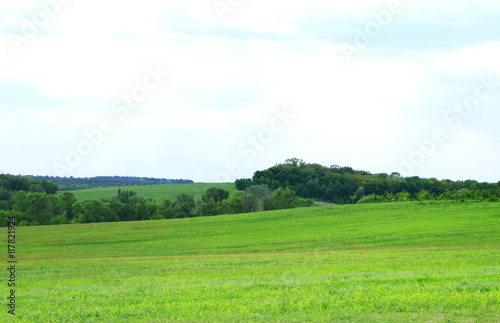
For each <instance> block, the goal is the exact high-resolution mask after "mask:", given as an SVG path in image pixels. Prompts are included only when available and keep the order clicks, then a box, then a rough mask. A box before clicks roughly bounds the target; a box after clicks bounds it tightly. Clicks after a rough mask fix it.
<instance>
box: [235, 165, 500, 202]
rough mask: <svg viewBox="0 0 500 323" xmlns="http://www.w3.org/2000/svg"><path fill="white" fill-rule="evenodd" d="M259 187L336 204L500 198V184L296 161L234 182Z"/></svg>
mask: <svg viewBox="0 0 500 323" xmlns="http://www.w3.org/2000/svg"><path fill="white" fill-rule="evenodd" d="M262 184H265V185H267V186H268V187H269V188H270V189H271V190H276V189H278V188H280V187H282V188H289V189H291V190H292V191H294V192H295V193H296V194H297V196H299V197H302V198H311V199H314V200H317V201H324V202H329V203H335V204H348V203H357V202H359V201H362V203H363V202H367V201H382V200H387V201H402V200H405V199H406V200H409V199H415V200H418V199H420V198H422V196H424V195H425V196H427V197H428V198H429V199H430V198H433V199H447V200H463V199H476V200H489V201H497V200H498V199H499V198H500V182H498V183H479V182H477V181H475V180H466V181H451V180H448V179H444V180H437V179H435V178H420V177H418V176H413V177H402V176H401V175H400V174H399V173H396V172H393V173H391V174H386V173H380V174H371V173H370V172H367V171H361V170H354V169H352V168H351V167H340V166H338V165H331V166H329V167H326V166H322V165H319V164H308V163H306V162H304V161H303V160H301V159H298V158H291V159H287V160H286V161H285V162H284V163H282V164H277V165H275V166H273V167H270V168H268V169H266V170H262V171H256V172H255V173H254V175H253V177H252V178H247V179H238V180H236V188H237V189H240V190H242V189H245V188H246V187H249V186H252V185H262ZM374 196H377V199H375V198H374ZM382 197H383V198H382Z"/></svg>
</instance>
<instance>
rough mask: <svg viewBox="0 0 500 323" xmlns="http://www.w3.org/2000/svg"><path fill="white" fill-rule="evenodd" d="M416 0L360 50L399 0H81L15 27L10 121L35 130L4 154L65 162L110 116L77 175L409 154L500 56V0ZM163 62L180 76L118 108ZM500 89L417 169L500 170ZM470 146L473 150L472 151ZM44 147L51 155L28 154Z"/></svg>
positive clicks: (2, 102) (6, 130) (202, 171)
mask: <svg viewBox="0 0 500 323" xmlns="http://www.w3.org/2000/svg"><path fill="white" fill-rule="evenodd" d="M402 3H403V4H404V6H405V10H404V12H403V13H402V14H400V15H398V16H397V17H394V19H393V20H392V22H391V25H390V26H388V28H386V29H384V30H383V32H381V34H380V35H379V36H378V37H377V38H376V39H374V41H373V43H372V45H371V46H369V47H368V48H366V50H364V51H363V53H362V54H360V55H359V56H356V57H355V59H353V62H352V63H351V64H348V63H347V62H346V60H345V57H344V56H343V54H342V52H341V51H340V49H339V47H338V44H339V42H340V41H342V39H341V38H342V37H348V38H346V40H350V38H352V35H353V34H354V28H356V27H364V25H365V24H366V23H367V22H368V21H369V20H370V19H373V18H372V17H371V15H370V12H371V11H372V10H374V9H376V10H380V9H384V8H386V7H387V5H388V2H387V1H380V0H373V1H370V0H364V1H351V2H345V1H344V2H339V1H336V2H335V1H334V2H332V1H329V0H313V1H309V2H307V4H306V3H304V2H299V1H283V0H279V1H278V0H277V1H272V2H269V1H263V0H252V1H250V0H248V1H245V0H243V1H242V2H241V5H240V6H237V7H236V8H235V9H234V10H233V11H231V12H228V13H227V14H226V15H225V19H224V21H221V20H220V18H219V17H218V15H217V12H216V11H215V9H214V8H213V6H212V1H206V2H202V3H198V4H196V5H195V4H193V3H192V2H187V1H181V0H175V1H174V0H172V1H168V2H158V1H153V0H148V1H143V2H141V3H124V2H117V1H108V2H99V1H84V2H81V1H68V4H66V5H61V6H60V10H59V11H58V13H57V15H55V16H54V17H53V18H52V19H51V20H50V22H49V23H48V24H47V26H46V27H45V28H41V30H40V32H39V33H38V35H37V37H35V38H33V39H30V40H29V41H28V42H27V43H26V44H22V45H20V51H19V52H16V51H15V50H14V49H13V48H12V47H11V45H10V42H9V40H8V38H7V37H4V38H3V40H2V41H3V45H2V47H0V48H1V49H0V53H1V55H2V57H5V58H6V59H3V60H1V61H0V85H1V86H2V88H1V89H0V91H2V93H4V95H3V96H2V97H0V114H1V116H2V118H0V125H1V126H2V127H1V128H2V129H1V130H0V133H2V134H4V135H5V134H14V133H23V136H19V137H18V138H16V141H15V143H14V142H10V143H9V142H0V147H1V149H2V155H4V154H7V155H9V156H16V157H12V158H9V159H8V160H2V162H1V163H2V164H1V165H0V169H3V170H4V171H7V172H12V173H19V172H22V171H23V170H24V171H26V172H27V173H40V174H42V173H47V174H49V175H52V170H51V166H50V165H51V163H52V162H53V161H54V160H59V161H60V160H64V158H65V149H66V146H68V145H70V146H71V145H73V146H74V145H76V144H77V143H78V142H79V140H82V136H83V135H82V132H83V131H84V130H89V129H92V128H93V127H96V126H97V125H98V123H99V121H100V120H101V119H102V118H111V119H112V120H113V121H115V122H116V125H117V130H116V131H115V132H114V133H112V134H110V135H109V136H106V138H105V140H104V142H103V144H102V146H100V147H97V148H96V149H95V150H94V152H93V154H92V155H90V156H88V157H86V158H85V162H83V163H82V166H81V167H79V168H77V169H74V173H72V174H68V175H73V176H92V175H94V174H95V173H97V174H101V175H105V174H107V175H113V174H112V172H114V170H115V169H116V172H121V174H123V173H124V172H125V173H126V172H130V173H134V175H146V174H147V175H148V176H165V177H192V178H193V179H194V180H199V181H209V180H211V178H210V175H209V174H210V173H211V172H213V171H218V170H221V169H224V168H225V167H226V164H227V162H228V161H230V160H236V161H238V162H239V163H240V164H241V166H242V170H241V172H240V174H239V175H241V177H243V176H251V175H252V172H253V171H255V170H256V169H258V168H259V167H268V166H271V165H274V164H275V163H278V162H282V161H283V159H284V158H287V157H293V156H296V157H299V158H303V159H305V160H306V161H310V162H320V163H324V164H342V165H346V166H353V167H356V168H363V169H366V170H370V171H385V172H391V171H397V167H398V162H397V161H398V156H400V155H401V154H402V153H404V152H405V151H406V150H411V149H414V143H415V140H419V139H421V138H425V136H427V135H428V133H429V132H430V131H432V129H433V128H434V127H446V126H447V125H446V124H445V123H444V122H443V113H444V111H446V110H447V109H448V108H449V107H450V106H452V105H453V103H455V102H461V101H463V100H464V99H465V98H466V97H467V96H468V95H470V93H471V91H472V90H473V89H474V86H476V85H477V78H478V77H479V76H481V75H485V73H486V75H487V73H493V72H500V65H499V63H498V59H497V57H498V55H499V54H500V53H499V52H500V39H498V37H497V35H496V33H495V32H492V30H494V27H492V26H490V25H489V24H491V23H494V22H495V21H496V20H495V19H496V18H495V19H494V14H495V13H497V14H498V10H500V5H499V4H498V3H497V2H495V1H486V0H484V1H479V2H476V3H475V5H471V3H470V2H468V1H458V2H454V3H450V2H445V1H432V2H431V1H418V2H411V1H408V2H402ZM39 10H40V5H39V3H38V2H36V1H16V2H6V3H2V4H1V5H0V12H3V14H0V17H1V18H4V17H6V19H2V21H3V22H2V23H1V24H0V34H3V35H4V36H5V35H8V34H10V33H12V32H13V31H17V32H19V31H20V30H21V29H20V28H21V27H22V24H23V18H24V17H27V18H28V19H30V17H33V15H34V14H35V13H36V12H37V11H39ZM5 13H8V14H9V16H8V18H7V16H6V14H5ZM483 14H484V16H485V18H484V19H483V20H479V19H478V18H477V17H479V16H481V15H483ZM156 64H158V65H160V66H162V68H164V69H165V70H168V71H169V72H170V73H171V76H170V77H169V78H168V80H167V81H166V82H165V83H164V84H162V86H161V87H160V88H159V89H158V90H156V91H153V92H152V93H150V95H148V98H147V100H146V101H145V102H143V104H141V106H140V108H138V109H136V110H135V111H133V113H132V114H131V115H130V117H128V118H127V119H126V120H125V121H123V122H121V121H118V120H117V115H116V113H114V112H113V111H111V109H110V105H111V102H112V101H113V100H115V99H117V98H119V97H120V96H121V95H122V94H123V93H127V92H130V90H131V89H133V88H134V87H135V86H137V85H139V84H141V82H142V80H143V77H144V74H145V67H147V66H156ZM471 89H472V90H471ZM14 94H16V95H17V96H16V95H14ZM499 96H500V93H499V94H497V95H496V96H492V97H491V99H490V100H489V101H488V102H487V104H486V103H485V106H484V108H483V109H481V110H478V111H477V112H476V113H475V114H474V116H473V117H471V118H469V119H467V120H464V128H463V129H465V130H463V132H458V133H456V134H455V133H453V137H451V138H452V140H451V141H450V143H449V144H447V145H443V146H442V147H443V148H440V149H439V150H438V151H437V152H436V153H435V155H433V156H431V157H429V159H428V162H427V163H426V164H425V165H423V166H422V167H421V168H419V169H418V170H416V171H417V173H418V174H426V176H434V177H450V178H462V177H473V176H477V177H478V178H480V179H484V180H491V181H498V179H499V177H500V174H499V173H498V171H496V168H495V165H496V164H495V163H498V160H499V159H500V153H498V152H499V151H500V143H499V141H498V137H500V134H499V133H498V130H497V127H495V125H494V124H493V123H494V121H493V120H498V117H499V112H497V111H496V110H495V109H494V107H495V106H496V105H497V103H498V100H499ZM278 106H285V107H288V108H289V109H291V110H293V111H294V112H293V113H294V114H295V115H296V117H295V118H294V119H293V120H291V122H290V125H289V126H288V127H287V128H286V130H285V131H283V132H282V133H280V134H277V135H276V136H275V138H274V140H273V141H272V142H271V143H269V144H267V145H265V149H263V150H262V151H259V152H258V154H257V155H256V157H255V158H254V159H249V158H248V156H245V155H244V154H241V152H240V151H238V146H239V145H241V144H242V143H244V142H245V141H246V140H248V138H249V137H250V136H256V135H257V134H258V133H259V131H262V129H265V128H266V126H267V125H268V123H269V120H270V118H272V108H273V107H278ZM16 109H17V110H16ZM460 131H462V130H461V129H460ZM57 134H60V136H59V137H58V136H57ZM450 136H451V135H450ZM30 138H36V139H35V140H33V139H30ZM453 140H455V141H453ZM478 142H480V143H481V144H477V143H478ZM474 143H476V144H474ZM460 147H462V148H463V149H467V150H468V151H471V152H473V153H472V154H462V155H460V153H459V151H460V149H462V148H460ZM405 149H406V150H405ZM35 152H36V153H37V154H40V155H41V156H43V157H41V158H39V159H37V160H36V162H30V158H29V156H31V155H33V154H34V153H35ZM445 152H446V153H445ZM144 156H148V157H144ZM458 161H459V162H458ZM117 163H119V164H120V165H119V166H118V167H117V166H116V164H117ZM166 163H167V164H168V165H169V166H168V168H169V172H171V173H168V172H166V171H165V170H164V165H165V164H166ZM452 163H453V165H456V166H450V167H447V166H446V165H447V164H450V165H451V164H452ZM476 164H477V165H481V167H480V170H475V171H472V170H471V169H473V167H472V166H473V165H476ZM193 165H196V166H195V167H196V170H193V169H192V168H193ZM464 165H468V168H467V167H465V166H464ZM21 168H22V169H21ZM190 172H192V174H193V175H190V174H191V173H190ZM155 174H158V175H155ZM197 176H198V177H197Z"/></svg>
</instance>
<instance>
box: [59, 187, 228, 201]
mask: <svg viewBox="0 0 500 323" xmlns="http://www.w3.org/2000/svg"><path fill="white" fill-rule="evenodd" d="M210 187H219V188H223V189H225V190H228V191H229V193H230V194H232V193H233V192H234V191H235V190H236V187H235V185H234V183H194V184H157V185H140V186H118V187H105V188H93V189H86V190H76V191H71V193H73V194H74V195H75V197H76V198H77V199H78V200H79V201H82V202H84V201H87V200H91V199H100V198H103V199H111V198H112V197H113V196H115V195H116V194H117V192H118V189H121V190H122V191H134V192H136V193H137V195H138V196H140V197H144V198H153V199H155V200H157V201H161V200H162V199H163V198H165V197H169V198H170V199H172V200H174V199H175V198H176V197H177V195H179V194H180V193H188V194H191V195H193V197H194V198H195V199H196V200H199V199H200V198H201V195H203V194H204V193H205V191H206V190H207V189H208V188H210ZM63 193H64V192H62V191H60V192H58V195H61V194H63Z"/></svg>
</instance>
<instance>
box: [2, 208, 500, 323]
mask: <svg viewBox="0 0 500 323" xmlns="http://www.w3.org/2000/svg"><path fill="white" fill-rule="evenodd" d="M5 235H6V232H5ZM16 237H17V240H18V241H17V247H16V251H17V255H18V259H17V260H18V261H19V263H18V264H17V266H18V267H17V268H19V269H18V270H19V274H18V278H17V279H18V280H17V285H16V289H17V290H16V293H17V315H16V319H17V320H19V321H22V322H52V321H55V322H67V321H68V322H73V321H75V322H83V321H85V322H166V321H168V322H171V321H180V322H206V321H209V322H214V321H216V322H256V321H258V322H414V321H415V322H500V204H499V203H434V204H420V203H418V202H407V203H383V204H364V205H342V206H331V207H314V208H307V209H293V210H282V211H271V212H262V213H251V214H238V215H224V216H216V217H206V218H188V219H174V220H159V221H144V222H126V223H99V224H87V225H83V224H76V225H64V226H46V227H19V228H17V235H16ZM4 243H5V242H4ZM4 250H7V248H6V246H4ZM3 255H4V257H6V255H7V253H6V252H4V253H3ZM2 272H3V281H4V282H7V281H8V277H7V276H8V273H7V271H6V270H3V271H2ZM2 292H3V294H4V295H3V296H2V297H4V296H5V297H7V296H8V295H6V293H7V287H6V284H5V285H4V288H2ZM5 299H6V298H4V302H5ZM3 311H4V313H0V320H3V319H5V321H14V319H12V318H11V317H9V316H8V315H7V309H6V307H5V306H4V308H3Z"/></svg>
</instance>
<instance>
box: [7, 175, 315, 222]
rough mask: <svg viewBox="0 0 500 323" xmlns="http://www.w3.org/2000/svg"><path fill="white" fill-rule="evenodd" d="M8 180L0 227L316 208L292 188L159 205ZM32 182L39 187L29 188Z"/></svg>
mask: <svg viewBox="0 0 500 323" xmlns="http://www.w3.org/2000/svg"><path fill="white" fill-rule="evenodd" d="M8 179H9V180H13V181H12V182H10V181H4V182H0V183H2V185H4V186H0V221H1V224H2V225H3V226H5V223H6V220H7V218H8V217H9V216H11V215H15V217H16V220H17V223H18V225H20V226H26V225H51V224H68V223H97V222H116V221H143V220H151V219H175V218H189V217H195V216H213V215H220V214H236V213H242V212H253V211H264V210H271V209H285V208H293V207H298V206H311V205H312V204H314V202H313V201H312V200H304V199H300V198H299V197H297V196H296V195H295V193H294V192H293V191H291V190H290V189H282V188H280V189H278V190H276V191H275V192H271V191H270V190H269V188H268V187H267V186H266V185H260V186H253V187H249V188H247V189H246V190H245V191H236V192H235V193H234V194H233V195H232V196H230V195H229V192H228V191H227V190H224V189H221V188H217V187H212V188H209V189H207V191H206V192H205V194H204V195H203V196H202V197H201V200H199V201H195V199H194V197H193V196H192V195H190V194H187V193H182V194H179V195H178V196H177V197H176V199H175V200H174V201H172V200H171V199H169V198H164V199H163V200H162V201H159V202H157V201H155V200H153V199H145V198H142V197H139V196H137V194H136V193H135V192H133V191H127V190H124V191H122V190H121V189H119V190H118V193H117V195H115V196H114V197H113V198H111V199H92V200H89V201H85V202H83V203H82V202H81V201H78V200H77V199H76V198H75V196H74V194H73V193H71V192H64V193H63V194H61V195H59V196H56V195H55V194H53V193H55V191H52V190H51V191H50V194H48V192H47V191H40V192H39V191H38V189H32V190H28V191H25V190H23V189H26V188H30V187H37V186H36V185H42V182H40V183H38V182H37V181H33V180H32V179H31V178H28V177H24V178H19V177H16V176H12V177H8ZM19 183H21V184H19ZM33 183H37V184H36V185H35V186H33V185H34V184H33ZM54 185H55V184H54ZM46 186H47V185H46ZM6 187H7V188H9V190H7V189H6ZM48 187H53V186H50V185H49V186H48ZM55 187H56V188H57V186H55ZM18 189H21V190H18Z"/></svg>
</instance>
